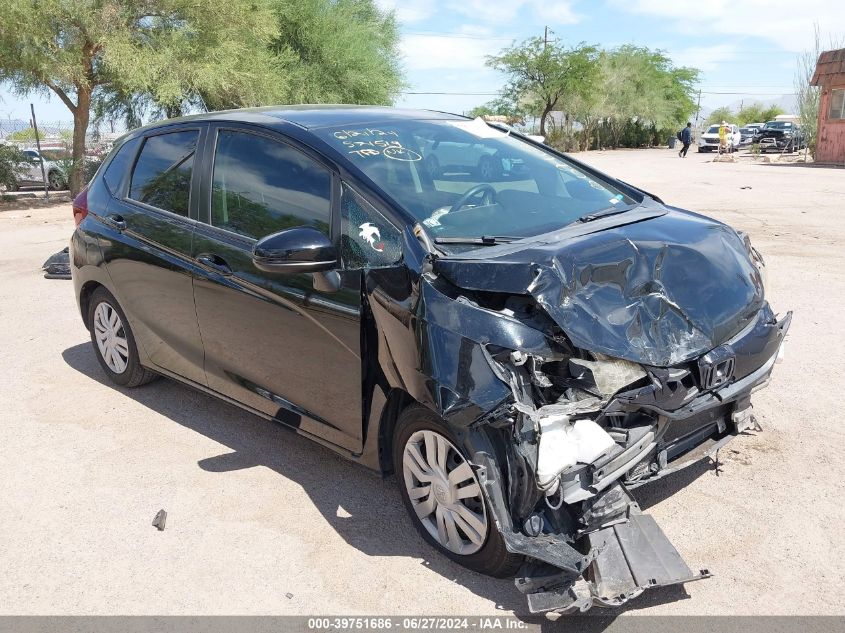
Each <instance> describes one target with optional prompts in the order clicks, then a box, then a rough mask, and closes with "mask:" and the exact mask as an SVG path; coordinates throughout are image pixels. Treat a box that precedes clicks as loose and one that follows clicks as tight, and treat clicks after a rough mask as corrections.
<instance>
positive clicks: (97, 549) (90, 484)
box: [0, 148, 845, 615]
mask: <svg viewBox="0 0 845 633" xmlns="http://www.w3.org/2000/svg"><path fill="white" fill-rule="evenodd" d="M693 149H694V148H693ZM579 158H581V159H582V160H585V161H586V162H588V163H590V164H593V165H595V166H597V167H598V168H600V169H603V170H605V171H607V172H609V173H611V174H614V175H616V176H618V177H621V178H622V179H624V180H627V181H628V182H631V183H634V184H637V185H639V186H641V187H643V188H644V189H646V190H649V191H652V192H653V193H655V194H657V195H659V196H661V197H662V198H663V199H664V200H665V201H666V202H667V203H669V204H674V205H677V206H682V207H686V208H689V209H692V210H695V211H699V212H702V213H705V214H709V215H712V216H714V217H716V218H718V219H720V220H723V221H726V222H728V223H730V224H732V225H733V226H735V227H737V228H739V229H743V230H745V231H747V232H748V233H750V234H751V236H752V239H753V241H754V243H755V245H756V246H757V247H758V249H759V250H760V251H761V252H762V253H763V255H764V256H765V257H766V260H767V262H768V265H769V288H768V291H769V298H770V301H771V303H772V304H773V306H774V308H775V310H776V311H781V312H784V311H786V310H788V309H793V310H794V311H795V318H794V320H793V325H792V329H791V331H790V334H789V337H788V343H787V349H786V359H785V362H784V363H783V364H781V365H779V366H777V367H776V370H775V374H774V379H773V381H772V384H771V385H770V387H769V388H768V389H766V390H765V391H763V392H760V393H758V394H757V395H756V397H755V400H754V402H755V411H756V415H757V418H758V419H759V421H760V423H761V424H762V426H763V428H764V432H763V433H760V434H750V435H747V436H744V437H742V438H740V439H738V440H736V441H735V442H733V443H732V444H730V445H729V446H728V447H727V448H726V449H723V450H722V452H721V457H722V461H723V471H722V472H721V474H720V475H719V476H716V475H715V474H714V471H713V469H712V466H711V465H709V464H706V463H702V464H701V465H700V466H698V467H692V468H690V469H688V470H686V471H683V472H681V473H679V474H676V475H674V476H672V477H669V478H667V479H664V480H662V481H660V482H656V483H654V484H651V485H649V486H645V487H643V488H641V489H639V490H638V491H636V496H637V498H638V499H639V500H640V502H641V504H642V505H643V506H644V507H645V508H647V509H648V511H649V512H650V513H652V514H653V515H654V516H655V517H656V519H657V521H658V523H659V524H660V525H661V526H662V527H663V529H664V531H665V532H666V533H667V535H668V536H669V538H670V540H672V542H673V543H674V544H675V546H676V547H677V548H678V550H679V551H680V552H681V554H682V555H683V556H684V558H685V559H686V560H687V562H688V563H689V564H690V565H691V566H692V567H693V568H699V567H706V568H709V569H710V570H711V571H712V572H713V574H714V577H713V578H712V579H709V580H705V581H701V582H697V583H693V584H690V585H688V586H687V587H686V588H667V589H658V590H654V591H652V592H651V593H650V594H648V595H644V596H642V597H641V598H640V599H638V600H635V601H633V602H631V603H629V608H628V609H627V611H626V612H627V614H643V613H648V614H668V613H671V614H676V615H677V614H822V613H823V614H842V613H845V598H843V594H842V592H841V591H840V585H841V582H842V578H845V538H843V536H845V534H843V528H842V526H843V525H845V504H843V499H845V490H844V489H843V476H845V425H843V423H842V422H841V421H840V420H839V419H838V418H836V417H835V416H836V415H838V414H837V413H836V412H837V411H840V412H841V409H842V407H841V398H842V393H841V391H840V389H842V387H843V386H845V385H843V383H845V381H844V380H843V373H845V370H843V368H845V336H843V333H842V332H843V325H842V324H843V310H845V170H841V169H839V170H837V169H832V168H830V169H826V168H815V167H804V166H793V165H776V164H771V165H760V164H751V161H750V160H748V159H743V160H742V162H740V163H736V164H730V163H713V162H711V161H712V158H713V156H712V155H709V154H695V153H690V155H689V156H688V157H687V158H686V159H684V160H681V159H679V158H678V156H677V153H676V152H673V151H669V150H665V149H664V150H646V151H615V152H591V153H587V154H581V155H579ZM72 228H73V221H72V217H71V211H70V206H69V205H67V204H63V205H61V206H54V207H49V208H31V209H8V208H6V209H3V210H2V211H0V267H2V271H3V275H4V279H3V282H2V285H0V316H1V317H2V319H3V322H4V323H6V326H5V327H4V328H2V329H0V363H2V367H3V371H2V373H0V410H2V411H3V413H2V420H3V422H2V424H1V425H0V445H2V447H3V451H2V458H0V481H2V482H3V493H2V496H0V499H2V508H3V516H2V520H0V567H2V573H0V613H3V614H326V613H332V614H420V613H424V614H466V615H483V614H490V615H494V614H498V615H501V614H503V613H507V612H511V611H515V612H517V613H519V614H524V613H525V612H526V610H527V609H526V607H525V604H524V601H523V598H522V596H521V595H520V594H518V593H517V592H516V590H515V589H514V588H513V585H512V584H511V582H510V581H501V580H493V579H490V578H486V577H482V576H478V575H476V574H473V573H471V572H469V571H466V570H464V569H463V568H461V567H458V566H456V565H454V564H452V563H450V562H449V561H448V560H446V559H445V558H443V557H441V556H439V555H438V554H436V553H435V552H434V551H433V550H431V549H430V548H429V547H428V546H426V545H425V544H424V543H423V542H422V540H421V539H420V538H418V537H417V535H416V533H415V531H414V530H413V527H412V525H411V523H410V521H409V520H408V519H407V518H406V517H405V512H404V510H403V508H402V505H401V502H400V499H399V495H398V493H397V491H396V490H395V482H394V481H393V480H392V479H389V480H386V481H381V480H379V479H378V478H376V477H374V476H372V475H370V474H369V473H368V472H367V471H365V470H364V469H362V468H360V467H358V466H355V465H353V464H350V463H347V462H345V461H343V460H342V459H340V458H338V457H335V455H334V454H332V453H331V452H329V451H328V450H326V449H323V448H321V447H319V446H317V445H314V444H312V443H310V442H308V441H306V440H304V439H301V438H299V437H297V436H296V435H294V434H292V433H288V432H285V431H284V430H282V429H281V428H279V427H277V426H275V425H272V424H270V423H267V422H264V421H262V420H260V419H258V418H254V417H252V416H250V415H248V414H246V413H243V412H242V411H240V410H239V409H237V408H235V407H232V406H230V405H227V404H224V403H222V402H220V401H218V400H215V399H213V398H211V397H209V396H206V395H203V394H200V393H197V392H195V391H192V390H191V389H189V388H187V387H183V386H181V385H178V384H176V383H174V382H171V381H169V380H159V381H157V382H155V383H153V384H151V385H149V386H147V387H142V388H140V389H135V390H124V389H121V388H117V387H114V386H112V385H111V384H108V383H106V380H105V377H104V375H103V373H102V371H101V370H100V368H99V366H98V365H97V362H96V360H95V358H94V353H93V351H92V349H91V346H90V341H89V339H88V333H87V331H86V330H85V328H84V326H83V325H82V322H81V320H80V318H79V313H78V311H77V308H76V305H75V302H74V298H73V296H72V287H71V284H70V282H67V281H58V280H46V279H43V278H42V274H41V272H40V266H41V264H42V262H43V261H44V260H45V259H46V258H47V257H48V256H49V255H50V254H52V253H54V252H55V251H57V250H59V249H61V248H62V247H63V246H64V245H65V244H66V243H67V240H68V237H69V235H70V233H71V231H72ZM160 508H164V509H166V510H167V512H168V519H167V529H166V530H165V531H163V532H159V531H157V530H156V529H155V528H153V527H152V526H151V525H150V523H151V521H152V519H153V516H154V515H155V514H156V512H157V511H158V510H159V509H160Z"/></svg>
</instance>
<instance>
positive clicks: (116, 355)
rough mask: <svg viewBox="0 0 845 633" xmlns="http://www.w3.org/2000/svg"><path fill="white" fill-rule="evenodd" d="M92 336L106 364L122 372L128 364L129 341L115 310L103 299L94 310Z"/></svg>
mask: <svg viewBox="0 0 845 633" xmlns="http://www.w3.org/2000/svg"><path fill="white" fill-rule="evenodd" d="M94 337H95V339H96V341H97V348H98V349H99V350H100V355H101V356H102V357H103V360H104V361H105V362H106V365H107V366H108V368H109V369H111V370H112V371H113V372H114V373H116V374H122V373H123V372H125V371H126V368H127V367H128V365H129V341H128V340H127V338H126V330H125V329H124V327H123V321H121V319H120V315H119V314H118V313H117V310H115V309H114V307H112V306H111V305H109V304H108V303H106V302H105V301H102V302H100V303H99V304H98V305H97V308H96V309H95V310H94Z"/></svg>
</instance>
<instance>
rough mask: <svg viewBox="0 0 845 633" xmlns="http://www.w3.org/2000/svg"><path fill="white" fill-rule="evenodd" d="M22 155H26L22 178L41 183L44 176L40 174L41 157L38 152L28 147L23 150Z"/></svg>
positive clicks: (33, 182)
mask: <svg viewBox="0 0 845 633" xmlns="http://www.w3.org/2000/svg"><path fill="white" fill-rule="evenodd" d="M24 156H26V172H25V173H24V180H26V181H27V182H29V183H32V184H43V182H44V178H43V177H42V175H41V158H40V157H39V155H38V152H36V151H35V150H31V149H28V150H25V151H24ZM45 167H46V166H45Z"/></svg>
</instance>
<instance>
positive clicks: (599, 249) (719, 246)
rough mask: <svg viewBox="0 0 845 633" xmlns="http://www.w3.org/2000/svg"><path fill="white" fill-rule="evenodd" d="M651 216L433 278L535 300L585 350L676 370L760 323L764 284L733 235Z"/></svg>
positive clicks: (639, 213)
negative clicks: (757, 317) (752, 325)
mask: <svg viewBox="0 0 845 633" xmlns="http://www.w3.org/2000/svg"><path fill="white" fill-rule="evenodd" d="M645 211H646V210H644V209H643V210H632V211H629V212H627V213H625V214H622V215H620V216H616V217H617V218H618V220H617V221H616V224H615V225H614V224H612V223H609V222H608V221H607V220H604V221H596V222H591V223H588V224H579V225H573V226H571V227H567V228H565V229H563V230H561V231H557V232H556V233H554V234H551V235H544V236H540V237H538V238H531V239H529V240H522V241H520V242H516V243H512V244H506V245H502V246H496V247H488V248H486V249H476V250H473V251H471V252H469V253H463V254H460V255H454V256H449V257H445V258H440V259H438V260H437V261H436V262H435V265H434V270H435V272H436V273H438V274H440V275H443V276H444V277H445V278H446V279H448V280H449V281H450V282H451V283H452V284H454V285H456V286H459V287H461V288H464V289H466V290H475V291H485V292H500V293H501V292H504V293H510V294H521V295H530V296H532V297H533V298H534V299H535V301H536V302H537V303H538V304H539V305H541V306H542V307H543V308H544V309H545V311H546V312H547V313H548V314H549V316H550V317H551V318H552V319H553V320H554V321H555V322H556V323H557V324H558V325H559V326H560V328H561V329H562V330H563V331H564V332H565V333H566V335H567V336H568V337H569V339H570V340H571V341H572V343H573V344H574V345H576V346H577V347H580V348H582V349H585V350H589V351H593V352H601V353H603V354H607V355H609V356H614V357H617V358H624V359H626V360H630V361H633V362H637V363H642V364H645V365H653V366H669V365H674V364H677V363H680V362H684V361H686V360H689V359H691V358H694V357H697V356H699V355H701V354H703V353H704V352H707V351H709V350H711V349H713V348H714V347H717V346H718V345H720V344H721V343H723V342H724V341H726V340H727V339H729V338H731V337H732V336H733V335H735V334H736V333H738V332H739V331H740V330H741V329H742V328H743V327H745V326H746V325H747V324H748V323H749V322H750V321H751V320H752V319H753V318H755V315H756V314H757V312H758V310H759V309H760V308H761V307H762V305H763V303H764V298H763V284H762V280H761V276H760V271H759V270H758V269H757V267H756V266H755V264H754V263H753V262H752V260H751V258H750V255H749V250H748V247H747V246H746V242H745V241H744V240H743V239H742V238H741V237H740V236H739V235H738V234H737V233H736V231H734V230H733V229H731V228H730V227H728V226H726V225H725V224H722V223H720V222H717V221H715V220H712V219H709V218H705V217H703V216H700V215H697V214H694V213H689V212H686V211H681V210H678V209H672V208H669V209H666V208H661V212H660V213H655V212H654V209H652V210H651V212H649V213H645ZM608 220H611V221H612V219H608Z"/></svg>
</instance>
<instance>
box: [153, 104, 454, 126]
mask: <svg viewBox="0 0 845 633" xmlns="http://www.w3.org/2000/svg"><path fill="white" fill-rule="evenodd" d="M432 119H443V120H449V119H452V120H454V119H459V120H465V119H466V117H463V116H460V115H457V114H450V113H448V112H437V111H435V110H412V109H404V108H390V107H386V106H368V105H364V106H361V105H278V106H263V107H260V108H244V109H240V110H220V111H218V112H203V113H201V114H193V115H190V116H185V117H179V118H176V119H167V120H165V121H158V122H156V123H153V124H151V125H149V126H146V127H145V128H144V129H147V128H155V127H158V126H160V125H167V124H173V123H180V122H183V121H185V122H187V121H242V122H249V123H260V124H264V125H271V126H272V124H273V123H275V122H279V123H282V122H287V123H293V124H294V125H298V126H300V127H302V128H305V129H316V128H321V127H327V126H334V125H367V124H369V123H376V122H385V121H401V120H408V121H413V120H432Z"/></svg>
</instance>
